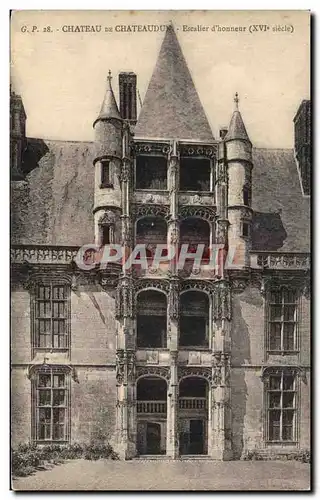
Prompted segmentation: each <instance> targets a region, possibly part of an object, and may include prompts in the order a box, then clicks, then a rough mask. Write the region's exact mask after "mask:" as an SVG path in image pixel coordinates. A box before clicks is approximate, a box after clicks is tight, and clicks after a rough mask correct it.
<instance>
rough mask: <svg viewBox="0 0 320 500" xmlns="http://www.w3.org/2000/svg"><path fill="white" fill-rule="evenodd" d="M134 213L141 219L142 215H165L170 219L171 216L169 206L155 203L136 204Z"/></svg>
mask: <svg viewBox="0 0 320 500" xmlns="http://www.w3.org/2000/svg"><path fill="white" fill-rule="evenodd" d="M133 215H134V218H135V219H141V218H142V217H147V216H150V215H151V216H153V217H164V218H165V219H168V218H169V217H170V213H169V207H168V206H166V205H157V204H155V203H153V204H147V203H143V204H135V205H134V207H133Z"/></svg>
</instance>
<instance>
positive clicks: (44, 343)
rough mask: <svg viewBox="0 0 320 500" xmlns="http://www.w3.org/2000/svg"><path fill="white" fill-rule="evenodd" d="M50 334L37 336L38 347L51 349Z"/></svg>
mask: <svg viewBox="0 0 320 500" xmlns="http://www.w3.org/2000/svg"><path fill="white" fill-rule="evenodd" d="M51 339H52V337H51V334H50V335H40V336H39V347H52V345H51Z"/></svg>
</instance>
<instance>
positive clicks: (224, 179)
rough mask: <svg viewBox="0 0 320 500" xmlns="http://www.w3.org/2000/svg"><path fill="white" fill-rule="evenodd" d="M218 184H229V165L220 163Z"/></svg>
mask: <svg viewBox="0 0 320 500" xmlns="http://www.w3.org/2000/svg"><path fill="white" fill-rule="evenodd" d="M216 182H218V183H219V184H222V183H225V184H227V183H228V170H227V165H226V163H224V162H223V163H219V165H218V168H217V178H216Z"/></svg>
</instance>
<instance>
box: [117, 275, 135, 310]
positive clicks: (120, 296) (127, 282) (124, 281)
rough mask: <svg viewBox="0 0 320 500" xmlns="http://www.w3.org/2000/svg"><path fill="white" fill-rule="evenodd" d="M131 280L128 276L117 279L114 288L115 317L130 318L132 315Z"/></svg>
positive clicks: (132, 290)
mask: <svg viewBox="0 0 320 500" xmlns="http://www.w3.org/2000/svg"><path fill="white" fill-rule="evenodd" d="M133 293H134V289H133V280H132V279H131V278H129V277H128V276H126V277H123V278H121V279H120V280H119V283H118V286H117V290H116V318H117V319H122V318H132V317H133V316H134V300H133Z"/></svg>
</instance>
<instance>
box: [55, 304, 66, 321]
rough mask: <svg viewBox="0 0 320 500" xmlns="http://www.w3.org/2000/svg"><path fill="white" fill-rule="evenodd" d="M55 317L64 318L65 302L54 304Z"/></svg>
mask: <svg viewBox="0 0 320 500" xmlns="http://www.w3.org/2000/svg"><path fill="white" fill-rule="evenodd" d="M53 317H54V318H63V317H64V302H53Z"/></svg>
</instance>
